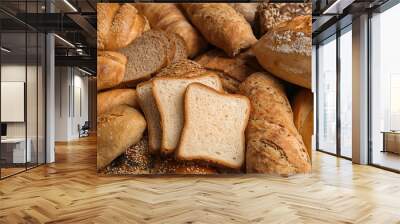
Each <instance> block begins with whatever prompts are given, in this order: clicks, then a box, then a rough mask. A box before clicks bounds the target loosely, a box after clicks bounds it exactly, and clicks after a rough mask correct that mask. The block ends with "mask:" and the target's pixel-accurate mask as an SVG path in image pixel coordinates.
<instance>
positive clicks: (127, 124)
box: [97, 105, 146, 169]
mask: <svg viewBox="0 0 400 224" xmlns="http://www.w3.org/2000/svg"><path fill="white" fill-rule="evenodd" d="M145 129H146V121H145V119H144V117H143V116H142V114H140V113H139V111H137V110H135V109H133V108H131V107H129V106H125V105H122V106H118V107H115V108H113V109H111V110H110V111H109V112H108V113H106V114H104V115H102V116H99V117H98V119H97V169H102V168H104V167H105V166H106V165H108V164H109V163H111V162H112V161H113V160H114V159H115V158H117V157H118V156H119V155H121V154H122V153H124V152H125V150H126V149H127V148H128V147H129V146H131V145H134V144H136V143H138V142H139V141H140V139H141V138H142V136H143V132H144V130H145Z"/></svg>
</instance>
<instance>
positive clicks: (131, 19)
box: [97, 3, 150, 50]
mask: <svg viewBox="0 0 400 224" xmlns="http://www.w3.org/2000/svg"><path fill="white" fill-rule="evenodd" d="M149 28H150V27H149V24H148V22H147V20H146V18H145V17H144V16H142V15H140V14H139V13H138V11H137V10H136V8H135V7H134V6H133V5H132V4H129V3H126V4H122V5H120V4H118V3H111V4H110V3H98V4H97V49H100V50H117V49H120V48H123V47H126V46H128V45H129V44H130V43H131V42H132V41H133V40H134V39H135V38H136V37H138V36H140V35H141V34H142V33H143V32H144V31H146V30H148V29H149Z"/></svg>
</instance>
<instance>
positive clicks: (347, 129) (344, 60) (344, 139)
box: [340, 30, 353, 158]
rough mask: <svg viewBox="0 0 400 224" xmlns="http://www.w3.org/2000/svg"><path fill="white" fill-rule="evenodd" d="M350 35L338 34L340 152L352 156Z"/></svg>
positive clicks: (349, 33) (349, 32) (348, 33)
mask: <svg viewBox="0 0 400 224" xmlns="http://www.w3.org/2000/svg"><path fill="white" fill-rule="evenodd" d="M352 74H353V73H352V35H351V30H350V31H348V32H346V33H344V34H343V35H341V36H340V135H341V136H340V144H341V146H340V153H341V155H342V156H345V157H348V158H351V157H352V148H351V141H352V138H351V136H352V125H351V124H352Z"/></svg>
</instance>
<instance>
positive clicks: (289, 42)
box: [252, 15, 312, 89]
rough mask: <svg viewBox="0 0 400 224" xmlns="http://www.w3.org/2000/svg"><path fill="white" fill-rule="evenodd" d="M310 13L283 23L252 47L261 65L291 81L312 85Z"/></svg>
mask: <svg viewBox="0 0 400 224" xmlns="http://www.w3.org/2000/svg"><path fill="white" fill-rule="evenodd" d="M311 28H312V22H311V15H310V16H298V17H296V18H294V19H293V20H291V21H288V22H284V23H280V24H279V25H277V26H275V27H274V28H272V30H270V31H269V32H268V33H267V34H265V35H264V36H263V37H262V38H261V39H260V40H259V41H258V42H257V43H256V44H255V45H254V46H253V48H252V50H253V51H254V54H255V55H256V57H257V60H258V62H259V63H260V65H261V66H262V67H263V68H264V69H266V70H267V71H269V72H270V73H271V74H273V75H275V76H277V77H279V78H281V79H283V80H285V81H288V82H290V83H293V84H296V85H299V86H302V87H305V88H308V89H310V88H311V53H312V45H311V44H312V39H311Z"/></svg>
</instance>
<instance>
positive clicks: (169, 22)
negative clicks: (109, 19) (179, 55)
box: [135, 3, 207, 58]
mask: <svg viewBox="0 0 400 224" xmlns="http://www.w3.org/2000/svg"><path fill="white" fill-rule="evenodd" d="M135 6H136V7H137V8H138V9H139V11H140V12H142V13H143V14H144V15H145V16H146V17H147V19H148V20H149V22H150V25H151V27H152V28H153V29H161V30H164V31H168V32H171V33H175V34H178V35H179V36H181V37H182V38H183V40H184V41H185V43H186V49H187V52H188V55H189V57H190V58H193V57H194V56H196V55H197V54H198V53H199V52H200V51H202V50H203V49H204V48H205V47H206V46H207V43H206V42H205V40H204V39H203V37H202V36H201V34H200V33H198V31H197V30H196V29H195V28H194V27H193V26H192V25H191V24H190V23H189V21H188V20H187V19H186V18H185V16H184V15H183V13H182V12H181V11H180V10H179V9H178V7H177V6H176V5H175V4H173V3H163V4H160V3H142V4H135Z"/></svg>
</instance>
